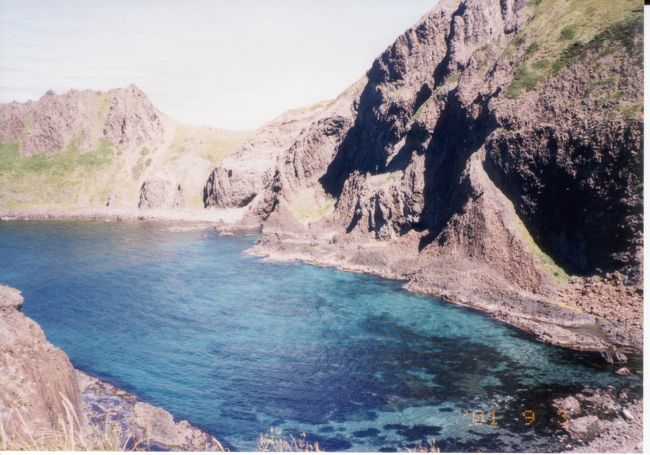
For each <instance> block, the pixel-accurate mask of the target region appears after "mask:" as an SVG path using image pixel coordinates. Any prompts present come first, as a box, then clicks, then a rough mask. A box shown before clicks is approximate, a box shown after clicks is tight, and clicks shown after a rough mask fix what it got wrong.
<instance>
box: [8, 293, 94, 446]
mask: <svg viewBox="0 0 650 455" xmlns="http://www.w3.org/2000/svg"><path fill="white" fill-rule="evenodd" d="M22 304H23V297H22V295H21V294H20V292H18V291H17V290H15V289H12V288H8V287H5V286H0V377H2V388H0V422H1V424H2V428H3V432H2V433H1V434H3V435H6V437H7V438H8V439H17V438H26V437H28V434H26V433H27V430H29V431H32V432H33V433H34V436H36V435H38V434H43V433H45V434H47V432H49V431H54V430H56V429H57V428H60V426H59V425H60V424H61V422H62V421H66V420H65V416H66V413H67V412H70V411H73V412H74V413H76V415H77V416H79V422H78V423H79V425H84V424H85V419H84V418H83V416H84V414H83V412H82V407H83V400H82V398H81V393H80V392H79V388H78V387H77V382H76V378H75V371H74V369H73V368H72V365H71V364H70V361H69V360H68V357H67V356H66V355H65V353H64V352H63V351H61V350H60V349H57V348H55V347H54V346H52V345H51V344H50V343H48V341H47V339H46V338H45V335H44V334H43V331H42V330H41V329H40V327H39V326H38V324H36V323H35V322H34V321H32V320H31V319H29V318H27V317H25V316H24V315H23V314H22V313H21V312H20V311H19V310H20V307H21V306H22ZM66 402H67V403H69V407H68V409H66V404H67V403H66ZM66 422H67V421H66ZM79 425H78V426H77V429H78V428H79ZM16 435H18V436H16Z"/></svg>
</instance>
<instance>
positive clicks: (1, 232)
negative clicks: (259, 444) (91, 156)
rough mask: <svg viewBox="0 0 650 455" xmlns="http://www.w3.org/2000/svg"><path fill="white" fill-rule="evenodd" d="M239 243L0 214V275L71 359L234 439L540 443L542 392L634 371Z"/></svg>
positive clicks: (205, 234) (373, 445)
mask: <svg viewBox="0 0 650 455" xmlns="http://www.w3.org/2000/svg"><path fill="white" fill-rule="evenodd" d="M254 241H255V237H247V236H240V237H237V236H235V237H219V236H218V235H217V234H216V233H215V232H214V231H212V230H191V231H187V230H181V231H179V230H178V229H172V228H170V225H165V224H154V223H144V222H143V223H103V222H44V221H40V222H31V221H30V222H24V221H15V222H14V221H12V222H0V283H6V284H8V285H11V286H14V287H17V288H19V289H21V290H22V291H23V294H24V296H25V306H24V307H23V308H24V309H23V311H24V312H25V313H26V314H27V315H28V316H30V317H32V318H34V319H35V320H36V321H37V322H38V323H39V324H41V326H42V327H43V329H44V330H45V333H46V334H47V336H48V338H49V339H50V340H51V341H52V342H53V343H54V344H56V345H57V346H60V347H61V348H63V349H64V350H65V351H66V352H67V353H68V355H69V356H70V359H71V360H72V362H73V364H74V365H75V366H76V367H77V368H79V369H81V370H85V371H87V372H89V373H91V374H94V375H96V376H98V377H100V378H102V379H104V380H107V381H109V382H112V383H114V384H116V385H118V386H120V387H122V388H124V389H126V390H128V391H130V392H133V393H135V394H137V395H138V396H139V397H141V398H142V399H144V400H147V401H149V402H151V403H153V404H155V405H159V406H163V407H165V408H166V409H168V410H169V411H171V412H172V413H173V414H174V415H175V416H176V417H179V418H184V419H188V420H190V421H191V422H192V423H194V424H196V425H198V426H200V427H202V428H204V429H206V430H209V431H211V432H212V433H214V434H216V435H217V436H218V437H219V438H220V439H222V440H223V441H224V442H225V443H226V444H227V445H228V446H230V447H231V448H233V449H238V450H246V449H248V450H250V449H254V448H255V446H256V441H257V438H258V436H259V434H260V433H262V432H265V431H267V430H268V429H269V428H270V427H276V428H281V429H283V430H284V431H285V432H286V433H293V434H298V433H300V432H306V433H307V439H309V440H315V441H319V443H320V444H321V446H322V447H324V448H325V449H329V450H346V449H351V450H388V449H400V450H403V449H404V448H405V447H408V446H413V445H414V444H416V443H417V442H419V441H426V440H427V439H428V438H430V437H435V439H436V441H437V445H438V446H439V447H441V448H442V449H443V450H456V451H465V450H471V451H476V450H495V451H508V450H519V451H520V450H530V451H543V450H553V449H556V448H557V446H555V445H553V441H554V439H553V438H552V436H553V435H554V434H557V432H558V427H557V421H558V417H557V416H555V415H554V414H553V413H552V412H550V408H549V400H550V398H552V397H553V396H554V394H555V393H558V392H561V391H564V390H572V389H574V388H576V387H579V386H585V385H599V386H604V385H607V384H614V383H616V382H617V381H618V382H621V381H628V382H629V381H635V379H634V378H632V379H630V378H627V379H623V378H619V377H617V376H615V375H614V374H612V373H611V371H608V370H607V369H603V368H601V367H598V366H595V365H592V364H590V362H589V360H588V359H585V358H583V357H581V356H579V355H577V354H575V353H572V352H569V351H566V350H562V349H559V348H553V347H549V346H545V345H542V344H538V343H535V342H533V341H531V340H529V339H528V338H527V337H525V336H523V335H522V334H520V333H519V332H517V331H515V330H513V329H511V328H509V327H507V326H505V325H503V324H500V323H497V322H495V321H493V320H491V319H490V318H488V317H485V316H483V315H482V314H479V313H477V312H473V311H470V310H467V309H463V308H460V307H456V306H453V305H449V304H445V303H442V302H439V301H436V300H434V299H431V298H425V297H421V296H417V295H414V294H409V293H407V292H405V291H404V290H402V288H401V284H400V283H397V282H394V281H389V280H383V279H379V278H375V277H371V276H365V275H357V274H351V273H346V272H341V271H337V270H332V269H324V268H317V267H313V266H308V265H304V264H271V263H266V262H263V261H261V260H260V259H259V258H255V257H251V256H248V255H246V254H244V253H243V250H245V249H246V248H248V247H249V246H251V245H252V244H253V243H254ZM479 411H480V412H483V415H484V417H483V418H482V419H481V414H480V412H479ZM524 412H526V416H527V417H529V418H531V417H532V413H534V416H535V419H534V422H532V424H531V425H526V421H525V419H524V416H523V413H524ZM481 420H482V421H483V423H480V421H481Z"/></svg>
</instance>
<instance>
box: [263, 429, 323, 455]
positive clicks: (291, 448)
mask: <svg viewBox="0 0 650 455" xmlns="http://www.w3.org/2000/svg"><path fill="white" fill-rule="evenodd" d="M306 437H307V435H306V434H305V433H301V435H300V438H296V437H295V436H294V435H292V434H290V435H289V437H288V438H285V437H284V435H283V434H282V430H280V429H279V428H271V429H270V430H269V432H268V433H265V434H262V435H260V438H259V439H258V441H257V451H258V452H322V450H321V448H320V446H319V445H318V443H317V442H313V443H312V442H309V441H307V439H306Z"/></svg>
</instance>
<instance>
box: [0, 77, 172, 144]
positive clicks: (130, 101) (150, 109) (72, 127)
mask: <svg viewBox="0 0 650 455" xmlns="http://www.w3.org/2000/svg"><path fill="white" fill-rule="evenodd" d="M165 123H166V119H165V118H164V115H163V114H161V113H160V111H158V110H157V109H156V108H155V107H154V106H153V104H151V102H150V101H149V100H148V99H147V97H146V96H145V95H144V93H143V92H142V90H140V89H139V88H138V87H136V86H135V85H130V86H128V87H126V88H124V89H114V90H110V91H108V92H105V93H102V92H95V91H92V90H84V91H79V90H71V91H69V92H67V93H65V94H64V95H57V94H56V93H54V92H52V91H48V92H47V93H46V94H45V95H43V96H42V97H41V98H40V99H39V100H38V101H35V102H34V101H28V102H27V103H16V102H13V103H9V104H5V105H1V106H0V142H15V143H19V144H20V153H21V154H23V155H27V156H31V155H40V154H51V153H56V152H59V151H61V150H64V149H65V148H66V147H67V146H68V144H70V143H71V142H72V141H74V142H75V143H76V145H77V147H78V148H79V150H80V151H82V152H87V151H91V150H93V149H96V148H97V147H98V145H99V141H100V140H101V139H105V140H107V141H109V142H110V143H112V144H114V145H119V146H123V147H142V146H145V145H147V146H152V145H158V144H161V143H162V142H163V140H164V136H165V127H166V125H165Z"/></svg>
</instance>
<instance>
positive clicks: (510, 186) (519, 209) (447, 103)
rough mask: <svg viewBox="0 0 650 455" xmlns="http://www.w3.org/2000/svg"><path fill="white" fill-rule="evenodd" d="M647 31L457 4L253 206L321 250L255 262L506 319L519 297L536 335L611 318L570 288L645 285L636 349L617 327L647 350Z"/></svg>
mask: <svg viewBox="0 0 650 455" xmlns="http://www.w3.org/2000/svg"><path fill="white" fill-rule="evenodd" d="M641 23H642V11H641V7H640V6H638V5H637V4H636V3H635V2H634V1H628V0H624V1H621V2H606V1H604V0H593V1H589V2H579V1H577V0H575V1H574V0H572V1H560V0H540V1H525V0H480V1H479V0H445V1H441V2H440V3H439V4H438V5H437V6H436V8H434V9H433V10H432V11H431V12H430V13H428V14H427V15H425V16H424V17H423V18H422V19H421V21H420V22H419V23H418V24H416V25H415V26H414V27H412V28H411V29H409V30H408V31H407V32H406V33H405V34H404V35H402V36H401V37H399V38H398V39H397V40H396V42H395V43H394V44H393V45H392V46H390V47H389V48H388V49H387V50H386V51H385V52H384V53H383V54H382V55H381V56H380V57H379V58H377V59H376V60H375V62H374V63H373V64H372V67H371V69H370V70H369V71H368V73H367V80H364V81H362V83H360V84H358V85H356V86H354V87H353V88H351V89H350V90H349V91H348V92H346V93H345V94H344V95H343V96H341V97H340V98H339V99H337V106H336V109H334V110H327V111H325V112H323V113H322V114H321V115H319V116H317V117H316V118H314V119H312V120H311V121H310V125H309V126H308V127H307V128H305V129H304V130H303V131H302V132H301V133H300V134H299V136H298V137H297V139H296V140H295V141H294V142H293V143H292V144H291V145H290V146H289V147H287V149H286V150H285V151H284V152H283V153H282V154H281V156H280V157H279V158H278V161H277V164H276V167H275V171H274V174H273V177H272V178H271V179H269V181H268V182H267V184H266V186H265V189H264V196H263V197H262V198H260V199H259V201H257V203H256V204H255V206H254V207H253V208H252V209H251V212H250V213H251V216H254V217H256V218H257V219H258V220H259V221H260V222H261V223H262V224H263V225H264V226H265V228H264V229H265V232H267V233H273V232H275V233H277V234H278V235H279V236H280V237H281V236H282V235H286V234H292V235H303V236H305V237H309V238H310V240H308V241H309V242H312V243H313V242H314V240H316V241H321V243H322V251H320V252H315V251H310V250H309V249H308V248H302V249H301V248H299V247H295V246H294V247H291V246H289V245H288V244H287V243H286V242H285V243H284V244H282V243H281V242H273V241H272V240H271V237H267V238H266V239H265V240H264V241H263V244H262V245H260V246H259V247H258V248H257V249H256V251H257V252H259V253H261V254H272V255H276V256H277V255H280V256H285V257H291V256H293V257H300V258H303V259H308V260H310V258H311V259H313V260H315V261H317V262H318V261H320V262H328V261H329V262H331V263H339V264H341V263H343V264H347V265H348V266H350V267H352V268H355V267H362V268H365V269H368V270H369V271H374V272H376V273H377V272H378V273H382V274H385V275H388V276H395V277H400V278H406V279H408V280H410V282H411V286H412V287H413V288H414V289H418V290H422V291H425V292H432V293H435V294H438V295H441V294H442V295H446V296H448V297H449V298H452V300H456V301H467V302H468V304H471V305H474V306H481V307H483V308H484V309H488V308H490V309H491V310H490V311H492V312H499V311H500V310H497V309H496V307H495V301H497V302H503V301H511V306H510V307H509V308H508V312H509V313H510V314H511V315H512V314H519V315H520V316H521V318H519V319H520V320H519V322H518V323H517V324H518V325H520V326H526V328H528V329H530V330H532V331H534V332H536V333H538V332H543V330H542V329H541V328H540V327H541V326H540V327H537V328H536V329H532V328H531V327H529V326H531V325H534V324H533V323H532V322H523V319H522V318H524V316H526V317H528V318H529V320H530V318H531V317H533V316H534V318H536V320H537V321H538V322H539V320H541V318H543V317H544V318H548V317H549V315H552V316H553V317H554V318H555V317H557V318H558V320H559V319H561V318H573V319H575V318H577V319H579V320H580V321H581V322H580V324H586V325H590V326H592V325H598V324H599V323H598V322H595V320H594V319H593V318H592V317H588V316H587V315H588V314H589V313H594V314H597V315H599V316H601V317H602V316H603V314H604V313H603V312H602V311H601V312H600V313H599V310H598V308H601V309H602V307H601V306H600V303H602V302H596V303H595V305H592V307H596V308H597V309H595V310H594V309H592V310H589V309H588V308H587V303H586V298H585V297H584V296H583V297H580V296H576V295H575V293H573V294H572V293H570V292H569V291H567V289H568V288H571V286H576V287H579V286H580V283H582V281H580V280H582V278H580V277H581V276H591V275H596V278H594V279H600V278H598V277H605V278H604V279H605V282H607V283H610V282H612V280H614V281H616V282H620V285H621V286H630V289H629V293H627V294H629V297H628V300H629V301H630V302H631V307H632V308H634V310H633V311H631V312H630V313H626V315H625V316H624V317H623V319H624V324H622V325H623V326H625V324H627V323H629V324H631V325H632V326H633V327H634V328H633V329H632V331H633V332H634V335H633V336H632V338H634V340H635V341H631V340H630V338H629V337H627V336H626V335H623V334H620V333H618V334H614V333H612V330H613V331H614V332H616V331H617V330H615V329H613V328H612V327H609V326H608V327H607V328H605V329H603V330H604V331H605V332H609V333H610V335H609V337H610V338H609V341H607V342H606V343H605V345H607V344H608V343H610V342H613V343H614V344H616V343H622V344H624V345H626V344H627V345H629V344H630V343H631V344H634V345H636V346H637V347H638V346H640V336H641V335H640V333H641V332H640V319H639V316H638V314H637V315H636V316H635V315H634V312H635V311H638V310H639V308H640V304H641V303H640V298H639V295H640V292H639V291H640V284H639V279H640V268H641V252H642V240H641V239H642V179H641V164H642V163H641V162H642V156H641V146H642V112H641V105H642V104H641V103H642V85H641V84H642V71H641V70H640V68H641V66H642V52H641V49H642V32H641ZM304 205H309V206H311V207H312V212H311V213H308V214H307V216H306V215H305V210H303V209H302V208H301V207H303V206H304ZM293 243H294V244H295V242H293ZM371 246H372V248H374V250H373V252H372V253H370V252H369V253H367V254H366V253H363V254H362V253H361V252H357V253H355V254H354V255H350V254H348V251H349V250H350V249H351V247H356V249H357V250H359V251H362V250H364V249H366V248H370V247H371ZM312 250H313V249H312ZM406 251H408V253H406ZM327 258H329V259H327ZM444 269H453V270H455V271H456V272H455V273H451V272H449V271H448V270H444ZM567 273H569V274H571V275H576V276H575V277H574V278H569V277H568V276H567ZM612 273H614V274H622V275H620V277H621V278H619V275H617V277H616V278H615V279H613V278H611V276H612V275H611V274H612ZM610 278H611V279H610ZM605 287H607V286H605ZM454 288H455V289H456V290H457V291H454V290H453V289H454ZM463 289H464V290H465V291H466V292H464V293H463V291H462V290H463ZM608 289H609V288H608ZM618 292H619V291H618V290H616V289H614V290H612V292H611V293H605V294H607V295H608V296H611V295H614V294H615V295H618V294H616V293H618ZM623 292H627V291H623ZM459 293H460V294H463V296H460V295H459ZM612 293H614V294H612ZM452 294H455V296H452ZM506 294H507V295H508V296H509V297H507V298H506V297H504V295H506ZM569 294H571V295H569ZM586 294H587V291H585V295H586ZM514 296H518V297H514ZM531 296H533V297H531ZM607 298H609V297H603V299H605V300H606V299H607ZM511 299H512V300H511ZM535 300H537V302H536V303H531V301H535ZM472 302H473V303H472ZM503 305H504V304H503V303H498V304H496V306H497V307H498V306H503ZM508 305H510V304H508ZM540 305H541V306H540ZM603 305H605V304H604V303H603ZM569 307H573V308H574V310H575V311H574V310H571V311H569V310H567V308H569ZM502 309H503V308H502ZM601 313H602V314H601ZM605 313H607V314H606V317H607V318H613V322H616V319H617V316H616V313H615V311H613V310H611V311H610V310H608V311H607V312H605ZM542 315H544V316H542ZM502 318H503V319H506V318H507V316H506V315H505V314H504V315H502ZM515 319H516V318H515ZM511 322H513V321H511ZM535 324H537V322H536V323H535ZM576 324H578V323H577V322H576ZM619 325H620V324H619ZM601 329H602V327H601ZM599 330H600V329H599ZM623 331H624V332H625V331H626V329H623ZM538 335H539V336H540V338H544V335H543V333H538ZM547 335H548V334H547ZM565 335H566V337H567V340H566V343H564V344H566V345H572V346H576V345H579V344H581V342H579V341H577V340H578V339H585V337H586V338H591V339H590V341H585V343H583V347H585V348H587V345H588V346H589V347H588V348H589V349H603V346H605V345H603V344H601V342H600V341H597V340H596V339H594V338H593V337H589V336H587V335H584V334H579V335H576V334H575V331H574V332H573V333H571V334H569V333H566V334H565ZM551 338H553V337H552V336H547V337H546V339H551ZM596 338H599V337H596ZM605 338H607V337H605ZM613 338H615V339H616V340H617V341H612V340H613ZM583 341H584V340H583ZM598 345H600V347H598Z"/></svg>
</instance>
